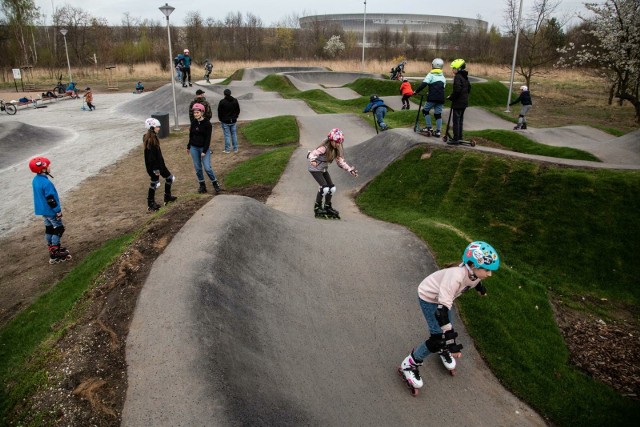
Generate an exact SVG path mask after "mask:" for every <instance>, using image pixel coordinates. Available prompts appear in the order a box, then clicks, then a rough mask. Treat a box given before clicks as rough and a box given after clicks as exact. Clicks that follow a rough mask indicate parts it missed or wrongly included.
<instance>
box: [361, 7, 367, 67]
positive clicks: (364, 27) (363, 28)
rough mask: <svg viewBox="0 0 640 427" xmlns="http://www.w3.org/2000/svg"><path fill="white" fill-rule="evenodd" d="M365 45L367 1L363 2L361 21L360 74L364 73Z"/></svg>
mask: <svg viewBox="0 0 640 427" xmlns="http://www.w3.org/2000/svg"><path fill="white" fill-rule="evenodd" d="M366 43H367V0H364V19H363V20H362V72H364V45H365V44H366Z"/></svg>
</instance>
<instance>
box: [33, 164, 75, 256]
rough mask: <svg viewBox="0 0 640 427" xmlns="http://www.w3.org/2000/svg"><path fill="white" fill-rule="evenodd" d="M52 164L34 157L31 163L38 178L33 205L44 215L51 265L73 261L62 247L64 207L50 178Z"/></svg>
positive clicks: (34, 178)
mask: <svg viewBox="0 0 640 427" xmlns="http://www.w3.org/2000/svg"><path fill="white" fill-rule="evenodd" d="M50 166H51V162H50V161H49V159H47V158H46V157H34V158H33V159H31V161H30V162H29V168H30V169H31V171H32V172H33V173H35V174H36V176H34V177H33V181H32V183H31V186H32V188H33V204H34V211H35V214H36V215H42V219H43V220H44V228H45V238H46V240H47V245H48V246H49V264H56V263H58V262H60V261H67V260H69V259H71V255H69V251H67V249H66V248H64V247H62V246H61V245H60V239H61V238H62V234H63V233H64V224H63V223H62V206H61V205H60V198H59V197H58V191H57V190H56V187H55V186H54V185H53V183H52V182H51V181H50V180H49V177H51V178H53V176H51V175H50V174H49V171H50Z"/></svg>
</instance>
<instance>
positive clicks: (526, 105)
mask: <svg viewBox="0 0 640 427" xmlns="http://www.w3.org/2000/svg"><path fill="white" fill-rule="evenodd" d="M518 102H520V103H522V108H520V115H518V123H517V124H516V126H515V127H514V128H513V130H518V129H526V128H527V119H526V117H525V116H526V115H527V113H528V112H529V110H531V107H533V102H532V101H531V93H530V92H529V88H528V87H527V86H525V85H522V86H520V96H518V97H517V98H516V99H515V100H514V101H513V102H512V103H511V104H509V105H514V104H517V103H518Z"/></svg>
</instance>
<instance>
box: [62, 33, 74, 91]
mask: <svg viewBox="0 0 640 427" xmlns="http://www.w3.org/2000/svg"><path fill="white" fill-rule="evenodd" d="M68 31H69V30H67V29H66V28H63V29H61V30H60V34H62V37H63V38H64V52H65V53H66V54H67V67H68V68H69V83H71V82H72V81H73V78H71V62H69V50H68V49H67V32H68Z"/></svg>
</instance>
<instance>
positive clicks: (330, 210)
mask: <svg viewBox="0 0 640 427" xmlns="http://www.w3.org/2000/svg"><path fill="white" fill-rule="evenodd" d="M324 210H325V212H326V213H327V217H328V218H331V219H340V212H338V211H337V210H335V209H333V207H332V206H331V203H325V204H324Z"/></svg>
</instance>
